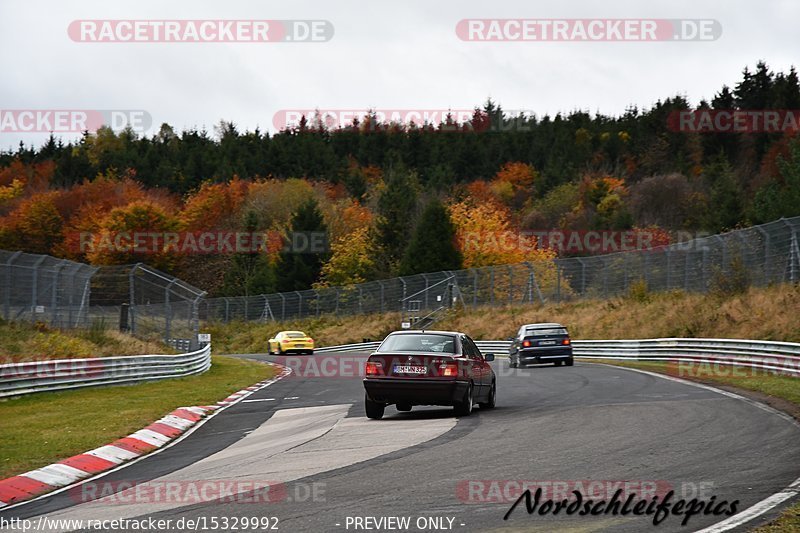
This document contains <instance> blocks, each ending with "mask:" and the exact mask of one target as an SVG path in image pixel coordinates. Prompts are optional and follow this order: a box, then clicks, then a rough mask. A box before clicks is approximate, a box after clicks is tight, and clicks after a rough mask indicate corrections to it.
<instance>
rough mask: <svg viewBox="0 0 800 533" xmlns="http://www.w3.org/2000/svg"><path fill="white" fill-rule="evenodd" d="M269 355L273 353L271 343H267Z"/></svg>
mask: <svg viewBox="0 0 800 533" xmlns="http://www.w3.org/2000/svg"><path fill="white" fill-rule="evenodd" d="M267 355H272V346H271V345H269V344H268V345H267Z"/></svg>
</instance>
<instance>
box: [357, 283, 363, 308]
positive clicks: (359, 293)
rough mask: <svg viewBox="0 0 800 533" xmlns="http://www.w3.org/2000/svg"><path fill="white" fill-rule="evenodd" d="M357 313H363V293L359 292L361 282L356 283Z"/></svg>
mask: <svg viewBox="0 0 800 533" xmlns="http://www.w3.org/2000/svg"><path fill="white" fill-rule="evenodd" d="M358 314H364V295H363V293H362V292H361V284H360V283H359V284H358Z"/></svg>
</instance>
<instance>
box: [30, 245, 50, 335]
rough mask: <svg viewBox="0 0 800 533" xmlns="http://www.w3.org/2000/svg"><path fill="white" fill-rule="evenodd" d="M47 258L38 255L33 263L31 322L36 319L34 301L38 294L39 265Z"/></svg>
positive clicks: (36, 299)
mask: <svg viewBox="0 0 800 533" xmlns="http://www.w3.org/2000/svg"><path fill="white" fill-rule="evenodd" d="M45 259H47V256H46V255H43V256H41V257H39V259H37V260H36V262H35V263H34V264H33V280H32V284H31V322H35V321H36V302H37V301H38V296H39V265H41V264H42V262H43V261H44V260H45Z"/></svg>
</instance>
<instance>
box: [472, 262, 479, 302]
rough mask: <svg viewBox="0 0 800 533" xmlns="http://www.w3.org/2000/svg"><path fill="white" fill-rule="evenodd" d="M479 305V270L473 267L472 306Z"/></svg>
mask: <svg viewBox="0 0 800 533" xmlns="http://www.w3.org/2000/svg"><path fill="white" fill-rule="evenodd" d="M477 305H478V271H477V270H475V269H472V306H473V307H475V306H477Z"/></svg>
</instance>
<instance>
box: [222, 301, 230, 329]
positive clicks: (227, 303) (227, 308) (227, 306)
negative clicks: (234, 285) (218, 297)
mask: <svg viewBox="0 0 800 533" xmlns="http://www.w3.org/2000/svg"><path fill="white" fill-rule="evenodd" d="M222 299H223V300H224V301H225V323H226V324H227V323H228V322H230V321H231V302H230V299H229V298H228V297H227V296H226V297H224V298H222Z"/></svg>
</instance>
